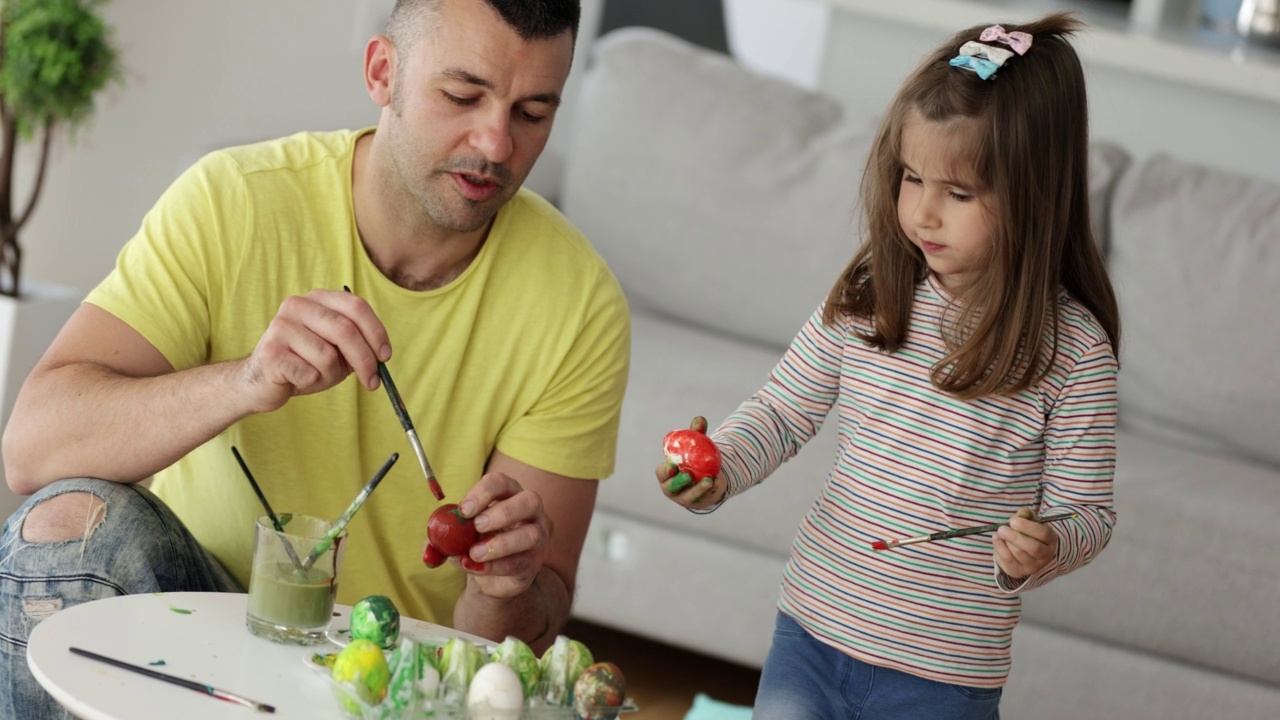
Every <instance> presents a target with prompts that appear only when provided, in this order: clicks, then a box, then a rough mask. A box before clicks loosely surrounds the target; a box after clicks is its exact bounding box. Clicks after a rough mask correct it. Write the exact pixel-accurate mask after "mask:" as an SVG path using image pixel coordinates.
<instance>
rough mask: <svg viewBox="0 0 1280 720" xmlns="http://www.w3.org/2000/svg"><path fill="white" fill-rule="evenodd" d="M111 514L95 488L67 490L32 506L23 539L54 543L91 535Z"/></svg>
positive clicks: (25, 523) (27, 517)
mask: <svg viewBox="0 0 1280 720" xmlns="http://www.w3.org/2000/svg"><path fill="white" fill-rule="evenodd" d="M106 516H107V504H106V502H105V501H103V499H102V498H100V497H98V496H97V495H94V494H93V493H91V492H65V493H62V494H60V495H55V496H53V497H51V498H49V499H48V500H44V501H42V502H40V503H39V504H37V505H35V506H34V507H32V508H31V509H30V510H29V511H28V512H27V516H26V518H24V519H23V521H22V539H23V540H24V541H25V542H29V543H51V542H62V541H64V540H72V539H75V538H87V537H89V536H90V535H92V534H93V531H94V530H96V529H97V528H98V525H100V524H101V523H102V521H103V520H104V519H106Z"/></svg>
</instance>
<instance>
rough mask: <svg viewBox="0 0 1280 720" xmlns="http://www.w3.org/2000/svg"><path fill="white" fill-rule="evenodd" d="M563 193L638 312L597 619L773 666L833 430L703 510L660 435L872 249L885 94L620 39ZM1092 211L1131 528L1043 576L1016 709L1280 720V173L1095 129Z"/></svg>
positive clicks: (640, 34) (736, 395)
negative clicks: (1112, 140)
mask: <svg viewBox="0 0 1280 720" xmlns="http://www.w3.org/2000/svg"><path fill="white" fill-rule="evenodd" d="M593 62H594V64H593V68H592V70H591V71H590V73H589V74H588V75H587V77H586V80H585V82H584V86H583V88H582V94H581V98H580V99H579V106H578V108H577V112H576V114H575V115H574V116H573V117H571V118H567V120H568V121H569V122H570V123H571V125H570V132H571V137H572V138H573V139H572V141H571V148H570V151H569V156H568V165H567V169H566V173H565V176H564V180H563V186H562V190H561V195H560V202H561V205H562V207H563V209H564V210H565V212H566V213H567V214H568V215H569V217H570V218H571V219H572V220H573V221H574V222H576V223H577V224H578V225H579V226H580V227H581V228H582V230H583V231H584V232H585V233H586V234H587V236H588V237H590V238H591V240H592V241H593V242H594V243H595V245H596V247H597V248H598V249H599V250H600V252H601V253H602V254H603V255H604V256H605V258H606V259H607V260H608V261H609V263H610V264H611V266H612V267H613V269H614V272H615V273H617V275H618V277H619V279H620V281H621V282H622V285H623V287H624V289H625V290H626V292H627V295H628V298H629V300H630V303H631V309H632V313H633V323H634V333H633V358H632V376H631V383H630V386H629V390H628V394H627V399H626V402H625V404H624V407H623V417H622V431H621V433H622V434H621V439H620V447H619V453H618V470H617V473H616V474H615V476H614V477H613V478H612V479H610V480H608V481H607V482H605V483H604V484H603V485H602V487H601V494H600V498H599V503H598V510H597V516H596V518H595V520H594V522H593V524H592V527H591V533H590V537H589V539H588V547H587V550H586V552H585V555H584V557H583V561H582V566H581V570H580V580H579V591H578V597H577V601H576V605H575V613H576V615H577V616H578V617H581V618H584V619H587V620H591V621H594V622H598V623H602V624H605V625H609V626H613V627H616V628H619V629H622V630H625V631H628V632H631V633H635V634H638V635H642V636H646V637H651V638H655V639H659V640H662V641H665V642H668V643H671V644H674V645H678V646H683V647H688V648H692V649H696V650H698V651H700V652H704V653H707V654H710V655H714V656H718V657H721V658H726V659H729V660H733V661H737V662H740V663H743V664H746V665H755V666H758V665H759V664H760V663H761V662H762V660H763V658H764V655H765V653H766V651H767V649H768V643H769V637H770V633H771V628H772V618H773V613H774V603H775V601H776V598H777V591H778V583H779V578H780V577H781V572H782V567H783V564H784V562H785V559H786V557H787V554H788V552H789V547H790V543H791V539H792V535H793V533H794V531H795V529H796V527H797V524H798V521H799V519H800V517H801V515H802V514H803V513H804V512H805V510H806V509H807V508H808V506H809V504H810V503H811V502H812V501H813V500H814V498H815V497H816V496H817V491H818V487H819V486H820V484H821V483H822V481H823V478H824V476H825V474H826V472H827V469H828V465H829V463H830V461H831V459H832V457H833V453H834V431H833V430H832V428H834V426H835V423H828V425H827V427H826V429H824V431H823V432H822V433H821V434H820V435H819V436H818V437H817V438H816V439H815V440H814V441H813V442H811V443H810V446H809V447H806V448H805V449H804V450H803V451H802V452H801V453H800V455H798V456H797V457H796V458H794V459H793V460H792V461H790V462H788V463H786V464H785V465H784V466H783V467H782V468H781V469H780V470H779V471H778V472H777V473H775V475H774V476H773V477H771V478H769V479H768V480H767V481H766V482H765V483H764V484H763V485H761V486H760V487H757V488H755V489H753V490H752V491H750V492H748V493H746V494H745V495H744V496H742V497H739V498H736V499H735V500H734V501H733V502H731V503H729V504H727V505H726V506H724V507H723V508H721V509H720V510H718V511H717V512H715V513H713V514H711V515H708V516H698V515H693V514H690V513H688V512H686V511H684V510H682V509H681V508H679V507H677V506H676V505H674V504H672V503H670V502H669V501H667V500H666V499H665V498H664V497H663V496H662V494H661V493H660V492H659V490H658V488H657V487H656V486H655V483H654V480H653V468H654V467H655V466H656V465H657V464H658V463H659V462H660V461H661V452H660V441H661V438H662V436H663V434H664V433H665V432H666V431H668V430H670V429H673V428H675V427H679V426H681V425H682V424H683V423H686V422H687V421H688V420H689V418H690V417H692V416H693V415H695V414H702V415H706V416H707V417H708V419H709V420H710V421H711V423H712V424H713V425H715V424H716V423H717V422H718V421H719V420H721V419H722V418H724V417H725V416H726V415H727V414H728V413H730V412H732V411H733V410H734V409H735V408H736V407H737V405H738V403H739V402H741V401H742V400H743V399H745V398H746V397H747V396H748V395H750V393H752V392H753V391H754V390H756V389H757V388H758V387H759V386H760V385H761V384H762V383H763V381H764V379H765V377H766V375H767V374H768V372H769V371H770V370H771V369H772V367H773V365H774V364H775V363H776V362H777V361H778V359H779V358H780V357H781V353H782V351H783V349H784V348H785V347H786V345H787V344H788V343H789V342H790V341H791V339H792V337H793V335H794V334H795V332H796V331H797V330H798V329H799V328H800V326H801V325H802V324H803V322H804V320H805V319H806V318H807V317H808V316H809V314H810V313H811V312H812V311H813V309H814V308H815V307H816V306H817V304H818V303H819V301H820V300H821V299H822V298H823V297H824V296H825V293H826V291H827V289H828V288H829V287H830V284H831V283H832V282H833V281H834V279H835V277H836V275H837V273H838V272H839V270H840V268H842V267H843V265H844V263H845V262H846V260H847V259H848V257H849V256H850V255H851V253H852V251H853V248H854V243H855V239H854V238H855V227H856V205H855V196H856V191H857V186H858V183H859V181H860V174H861V169H862V165H863V162H864V161H865V158H866V155H867V151H868V149H869V143H870V139H871V134H872V132H873V129H874V126H875V123H876V119H877V118H876V113H877V112H878V111H879V109H878V108H869V109H864V108H848V107H844V106H842V105H841V104H840V103H838V102H836V101H835V100H833V99H831V98H829V97H825V96H823V95H821V94H818V93H814V92H809V91H806V90H803V89H800V88H797V87H793V86H791V85H788V84H786V83H785V82H782V81H780V80H775V79H770V78H767V77H761V76H758V75H754V74H752V73H750V72H747V71H745V70H743V69H741V68H739V67H737V66H736V65H734V64H733V63H732V62H730V61H729V60H728V59H727V58H725V57H722V56H719V55H716V54H712V53H709V52H707V51H704V50H701V49H698V48H695V47H693V46H690V45H688V44H685V43H683V42H681V41H679V40H676V39H674V38H671V37H669V36H665V35H662V34H660V33H657V32H656V31H647V30H638V29H628V30H622V31H618V32H615V33H613V34H611V35H609V36H607V37H606V38H603V39H602V40H601V41H600V42H599V44H598V45H597V49H596V53H595V56H594V60H593ZM1092 160H1093V163H1092V183H1091V185H1092V188H1093V206H1094V213H1095V223H1096V226H1097V229H1098V234H1099V237H1100V239H1101V241H1103V242H1104V243H1106V247H1107V252H1108V257H1109V263H1110V267H1111V270H1112V273H1113V280H1114V282H1115V284H1116V287H1117V290H1118V292H1119V295H1120V301H1121V311H1122V315H1123V322H1124V333H1125V345H1124V348H1123V353H1122V355H1121V364H1122V367H1121V374H1120V403H1121V404H1120V408H1121V409H1120V432H1119V439H1118V442H1119V460H1118V470H1117V477H1116V505H1117V511H1118V513H1119V523H1118V526H1117V528H1116V532H1115V534H1114V537H1113V539H1112V541H1111V545H1110V547H1108V548H1107V550H1106V551H1105V552H1104V553H1103V554H1102V556H1101V557H1100V559H1099V560H1098V561H1097V562H1095V563H1094V564H1093V565H1091V566H1089V567H1086V568H1084V569H1083V570H1081V571H1079V572H1077V573H1076V574H1073V575H1071V576H1068V577H1066V578H1062V579H1060V580H1058V581H1055V582H1054V583H1052V584H1050V585H1049V586H1047V587H1044V588H1041V589H1038V590H1035V591H1032V592H1029V593H1027V595H1026V596H1025V605H1024V608H1025V610H1024V616H1023V621H1022V623H1021V625H1020V626H1019V628H1018V630H1017V632H1016V633H1015V636H1014V648H1013V659H1014V669H1013V673H1012V676H1011V678H1010V681H1009V684H1008V686H1007V687H1006V693H1005V701H1004V704H1003V710H1004V716H1005V717H1009V718H1013V719H1014V720H1018V719H1019V718H1037V719H1045V720H1054V719H1055V718H1062V719H1063V720H1067V719H1068V718H1069V719H1070V720H1078V719H1079V718H1125V719H1126V720H1143V719H1147V718H1150V719H1152V720H1154V719H1155V718H1165V719H1169V718H1174V719H1177V718H1210V717H1212V718H1215V719H1216V720H1228V719H1230V720H1235V719H1241V720H1243V719H1245V718H1249V719H1255V718H1280V523H1278V522H1277V521H1276V518H1277V517H1278V516H1280V363H1277V360H1276V354H1277V352H1278V351H1280V313H1277V312H1276V311H1275V310H1274V308H1273V307H1271V304H1272V302H1273V301H1274V300H1276V299H1277V297H1278V295H1277V293H1278V291H1280V186H1277V185H1275V184H1268V183H1266V182H1262V181H1258V180H1251V179H1249V178H1246V177H1241V176H1236V175H1233V174H1231V173H1229V172H1226V171H1222V170H1215V169H1210V168H1205V167H1198V166H1194V165H1191V164H1188V163H1184V162H1180V161H1178V160H1176V159H1173V158H1169V157H1159V156H1157V157H1148V158H1142V159H1135V158H1130V157H1129V155H1128V153H1126V152H1125V150H1124V148H1121V147H1118V146H1116V145H1114V144H1109V143H1106V142H1105V141H1102V140H1098V141H1096V142H1095V147H1094V152H1093V158H1092Z"/></svg>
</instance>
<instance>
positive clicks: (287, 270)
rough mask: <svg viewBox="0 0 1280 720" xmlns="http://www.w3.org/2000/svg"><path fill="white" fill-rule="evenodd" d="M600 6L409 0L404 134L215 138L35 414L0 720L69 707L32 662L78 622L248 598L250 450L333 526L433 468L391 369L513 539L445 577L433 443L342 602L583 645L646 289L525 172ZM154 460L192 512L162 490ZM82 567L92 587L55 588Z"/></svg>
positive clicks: (8, 454)
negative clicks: (37, 630) (169, 599)
mask: <svg viewBox="0 0 1280 720" xmlns="http://www.w3.org/2000/svg"><path fill="white" fill-rule="evenodd" d="M578 15H579V4H578V2H576V1H571V0H553V1H550V2H539V3H528V2H525V1H524V0H398V2H397V3H396V6H395V9H394V10H393V12H392V16H391V20H390V22H389V24H388V29H387V35H386V36H377V37H374V38H373V39H372V40H371V41H370V42H369V44H368V46H367V48H366V50H365V58H364V68H365V83H366V86H367V89H368V92H369V96H370V97H371V98H372V99H373V101H374V102H375V103H376V104H377V105H378V106H379V107H380V108H381V114H380V117H379V121H378V124H377V126H376V128H373V129H371V130H365V131H360V132H337V133H312V134H299V135H295V136H292V137H289V138H284V139H282V140H278V141H273V142H269V143H263V144H260V145H254V146H248V147H243V148H233V149H230V150H227V151H221V152H217V153H213V154H211V155H210V156H208V157H206V158H204V159H203V160H201V161H200V162H199V163H197V164H196V165H195V166H194V167H193V168H191V169H190V170H188V171H187V172H186V173H184V174H183V176H182V177H181V178H179V179H178V180H177V181H176V182H175V183H174V185H173V186H172V187H171V188H170V189H169V190H168V191H167V192H166V193H165V195H164V196H163V197H162V198H161V199H160V201H159V202H158V203H157V205H156V206H155V208H153V210H152V211H151V212H150V213H149V214H148V215H147V217H146V219H145V220H144V222H143V225H142V228H141V230H140V231H139V233H138V235H137V236H135V237H134V238H133V239H132V240H131V241H130V242H129V244H128V245H126V247H125V249H124V250H123V251H122V253H121V256H120V260H119V263H118V265H117V267H116V269H115V271H114V272H113V273H112V274H111V275H110V276H108V278H107V279H106V280H105V281H104V282H103V283H102V284H101V285H100V286H99V287H98V288H97V289H95V290H94V291H93V293H91V294H90V295H89V297H88V298H87V300H86V302H85V304H84V305H82V306H81V307H80V309H79V310H78V311H77V312H76V313H75V315H74V316H73V317H72V318H71V319H70V320H69V321H68V323H67V326H66V327H65V328H64V330H63V332H62V333H61V334H60V335H59V336H58V338H57V340H55V342H54V344H53V345H52V347H51V348H50V349H49V351H48V353H47V354H46V355H45V357H44V358H43V359H42V361H41V362H40V364H39V366H38V367H37V368H36V369H35V370H34V371H33V372H32V374H31V376H30V377H29V378H28V380H27V382H26V384H25V385H24V386H23V389H22V391H21V394H20V397H19V400H18V402H17V405H16V407H15V409H14V412H13V416H12V421H11V422H10V423H9V425H8V427H7V428H6V431H5V435H4V448H3V449H4V462H5V470H6V474H7V477H8V480H9V484H10V486H11V487H13V489H14V490H16V491H17V492H20V493H24V494H30V493H34V495H33V497H32V498H30V499H29V500H28V502H27V503H26V505H24V506H23V508H22V509H20V510H19V511H18V512H17V513H15V515H14V516H13V517H12V518H11V519H10V521H9V522H8V523H7V524H6V526H5V531H4V538H3V543H4V548H3V552H0V558H2V560H0V592H3V593H4V595H5V597H6V602H5V603H4V607H3V609H0V614H3V616H4V617H3V619H2V621H3V622H4V623H5V626H4V627H3V632H2V633H0V646H6V647H4V648H3V649H4V650H5V653H4V654H3V655H0V661H2V662H3V663H4V665H5V667H4V678H5V680H4V681H0V716H5V717H11V716H18V717H24V718H30V717H40V716H41V714H42V713H53V712H55V710H56V706H55V705H53V704H52V701H51V700H49V699H48V698H47V697H45V696H43V694H42V693H41V692H40V689H39V687H38V686H37V685H35V683H34V680H32V678H31V675H30V673H29V672H28V671H27V668H26V663H25V658H24V653H25V640H26V637H27V633H28V632H29V630H30V627H31V626H33V625H34V624H35V623H36V622H38V621H39V620H40V619H41V618H42V617H43V616H44V615H47V614H48V613H49V612H50V611H51V610H55V609H56V608H58V607H65V606H66V605H69V604H74V603H76V602H83V601H86V600H92V599H96V598H99V597H108V596H111V595H116V594H119V593H120V592H121V591H123V592H126V593H129V592H149V591H157V590H230V591H238V590H240V589H242V588H243V587H245V586H246V585H247V582H248V573H249V562H250V557H251V553H252V547H251V546H252V537H253V531H252V528H253V524H254V522H255V519H256V518H257V517H258V516H259V515H261V514H262V508H261V505H260V504H259V503H258V501H257V499H256V497H255V496H254V494H253V492H252V490H251V488H250V486H249V483H248V481H247V480H246V479H245V478H244V477H243V475H242V474H241V472H240V470H239V468H238V466H237V465H236V463H235V459H234V456H233V454H232V453H231V447H232V446H235V447H236V448H238V449H239V451H240V452H241V454H242V455H243V457H244V458H245V460H246V462H247V464H248V465H249V466H250V468H251V469H252V471H253V474H254V476H255V478H256V479H257V480H258V482H259V484H260V485H261V486H262V488H263V490H264V492H265V494H266V496H267V498H268V499H269V501H270V503H271V505H272V506H273V507H274V509H275V510H276V511H277V512H306V513H309V514H313V515H319V516H322V517H336V516H337V515H338V514H340V513H341V511H342V509H343V508H344V507H345V506H346V505H347V503H348V502H350V500H351V499H352V498H353V497H354V496H355V494H356V492H357V491H358V490H359V488H360V487H361V485H362V484H363V483H364V482H365V481H366V480H367V479H368V478H369V477H370V476H371V475H372V474H373V472H374V470H375V469H376V468H377V467H379V466H380V465H381V464H382V463H383V461H385V459H386V458H387V456H388V455H390V453H391V452H393V451H394V452H400V453H401V455H404V456H406V457H411V455H412V454H411V452H410V451H409V447H408V444H407V442H406V439H405V435H404V432H403V431H402V429H401V428H400V425H399V423H398V421H397V418H396V415H395V413H394V412H393V411H392V408H391V407H390V403H389V402H388V399H387V397H386V395H385V394H384V392H383V390H382V389H381V388H380V387H379V382H378V375H377V371H376V366H377V362H378V361H379V360H382V361H385V362H386V363H387V366H388V368H389V370H390V371H391V374H392V376H393V377H394V378H395V380H396V383H397V386H398V389H399V390H400V393H401V394H402V395H403V397H404V401H405V405H406V407H407V408H408V410H409V413H410V415H411V416H412V418H413V420H414V422H415V425H416V427H417V431H418V435H419V436H420V437H421V438H422V439H423V443H424V445H425V448H426V451H427V455H428V457H429V458H430V459H431V464H432V466H433V469H434V470H435V472H436V474H437V475H438V476H439V478H440V480H441V484H442V486H443V488H444V491H445V493H446V495H447V497H448V500H450V501H454V502H459V503H460V504H461V506H462V510H463V512H464V514H466V515H468V516H473V517H474V518H475V523H476V526H477V528H478V529H479V530H481V532H482V534H483V537H482V541H481V542H480V543H478V544H477V545H476V546H475V547H474V548H473V549H472V550H471V558H472V559H473V560H475V561H477V562H479V563H482V564H483V565H482V568H483V569H481V570H474V571H473V570H464V569H462V568H461V567H460V565H459V564H458V563H457V562H456V561H455V562H451V563H449V564H446V565H445V566H443V567H441V568H439V569H435V570H431V569H427V568H425V567H424V566H423V563H422V560H421V557H422V556H421V553H422V549H423V540H424V536H425V529H426V519H427V516H428V515H429V514H430V512H431V510H432V509H434V508H435V507H436V505H437V504H438V503H437V501H436V500H435V498H434V497H433V496H432V495H431V494H430V492H429V491H428V487H427V483H426V482H425V480H424V478H423V477H422V473H421V471H420V470H419V469H418V467H417V466H416V464H415V463H414V462H413V461H412V460H411V459H410V460H408V461H402V462H400V463H398V464H397V465H396V466H395V467H394V468H393V469H392V471H391V473H390V474H389V475H388V476H387V478H386V479H385V480H384V481H383V482H382V484H381V485H380V486H379V489H378V491H377V492H376V493H375V494H374V495H373V496H371V497H370V499H369V501H368V502H367V503H366V504H365V505H364V507H363V509H362V510H361V512H360V513H359V514H358V515H356V517H355V519H354V520H353V521H352V523H351V525H350V526H349V539H348V541H347V544H346V550H345V560H344V565H343V569H342V571H341V575H340V583H339V588H340V591H339V601H340V602H345V603H354V602H355V601H356V600H358V599H359V598H361V597H363V596H365V595H369V594H383V595H388V596H390V597H391V598H392V599H393V600H394V601H395V602H396V604H397V605H398V606H399V607H400V609H401V611H402V612H403V613H404V614H405V615H407V616H411V617H418V618H422V619H426V620H429V621H433V622H437V623H442V624H447V625H451V626H453V627H456V628H458V629H461V630H465V631H468V632H472V633H475V634H478V635H483V636H485V637H489V638H493V639H495V640H499V639H501V638H502V637H504V636H505V635H508V634H511V635H517V636H519V637H521V638H523V639H524V640H525V641H527V642H529V643H530V644H531V645H532V646H533V647H534V649H535V650H536V651H539V652H540V651H541V649H542V648H544V647H546V646H547V645H548V644H549V643H550V642H551V641H552V640H553V639H554V637H555V635H556V634H557V633H558V631H559V629H560V628H561V627H562V626H563V623H564V622H565V620H566V619H567V616H568V613H569V608H570V602H571V599H572V595H573V587H574V578H575V575H576V572H577V564H578V557H579V554H580V552H581V549H582V545H583V541H584V538H585V534H586V530H587V525H588V522H589V519H590V516H591V512H592V508H593V506H594V502H595V494H596V484H595V481H596V480H597V479H599V478H602V477H605V476H606V475H608V474H609V473H610V472H612V469H613V460H614V448H615V444H616V438H617V426H618V413H619V409H620V406H621V400H622V395H623V391H624V387H625V384H626V373H627V362H628V357H629V323H628V318H627V311H626V304H625V300H624V299H623V296H622V293H621V291H620V289H619V287H618V285H617V282H616V280H615V279H614V278H613V276H612V274H611V273H610V272H609V270H608V269H607V267H606V266H605V264H604V263H603V261H602V260H601V259H600V258H599V256H598V255H596V254H595V252H594V251H593V250H592V249H591V247H590V246H589V244H588V243H587V242H586V240H585V239H584V238H583V237H582V236H581V235H580V234H579V233H578V232H577V231H576V230H575V229H574V228H573V227H572V226H571V225H569V223H568V222H567V221H566V220H565V219H564V218H563V217H562V216H561V215H560V214H559V213H558V212H557V211H556V210H555V209H554V208H552V207H551V206H550V205H549V204H548V203H546V202H545V201H543V200H542V199H540V198H538V197H537V196H536V195H534V194H532V193H530V192H528V191H525V190H521V189H520V185H521V183H522V182H523V181H524V179H525V177H526V176H527V175H528V173H529V170H530V169H531V167H532V166H533V163H534V161H535V160H536V159H537V157H538V155H539V154H540V153H541V151H542V149H543V147H544V145H545V143H546V141H547V138H548V135H549V134H550V130H551V123H552V120H553V118H554V116H555V112H556V108H557V105H558V103H559V100H560V94H561V92H562V90H563V87H564V83H565V80H566V78H567V76H568V73H569V66H570V62H571V60H572V54H573V44H574V38H575V35H576V30H577V22H578ZM343 286H350V288H351V290H352V292H351V293H345V292H343V291H342V288H343ZM349 375H354V376H355V377H354V378H348V376H349ZM152 475H154V476H155V483H154V490H155V495H157V496H159V498H160V499H162V500H163V502H161V501H160V500H157V499H156V497H155V496H153V495H151V494H150V493H149V492H147V491H146V490H145V489H142V488H140V487H139V486H137V485H136V482H137V481H139V480H142V479H144V478H147V477H149V476H152ZM64 478H65V479H64ZM86 478H97V479H95V480H90V479H86ZM170 509H172V513H170V512H169V510H170ZM174 548H176V549H177V550H178V551H179V552H177V553H176V558H175V557H174V556H175V553H174V552H173V549H174ZM71 567H75V568H76V569H77V575H80V576H84V577H88V578H90V580H89V581H88V582H86V583H84V584H81V585H77V586H76V587H75V588H72V587H67V586H65V584H59V583H57V582H49V578H51V577H54V576H58V575H59V571H60V570H65V569H67V568H71ZM8 598H21V602H17V601H14V602H9V601H8Z"/></svg>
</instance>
